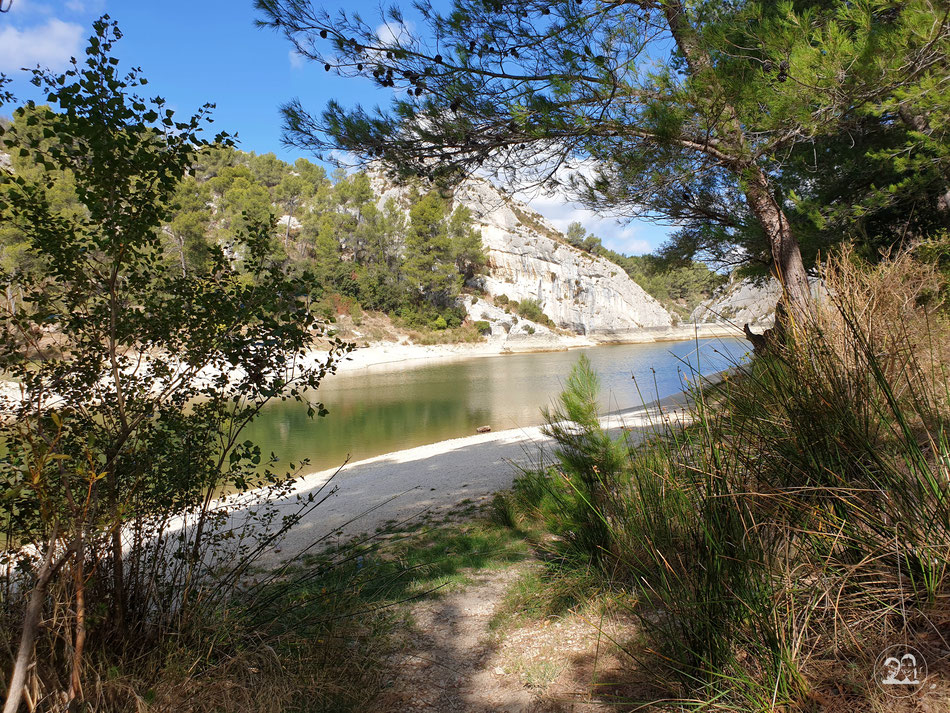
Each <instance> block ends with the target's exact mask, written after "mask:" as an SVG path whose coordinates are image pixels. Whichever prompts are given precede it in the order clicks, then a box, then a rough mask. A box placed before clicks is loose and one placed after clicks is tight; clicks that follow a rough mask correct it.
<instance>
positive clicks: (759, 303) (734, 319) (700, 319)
mask: <svg viewBox="0 0 950 713" xmlns="http://www.w3.org/2000/svg"><path fill="white" fill-rule="evenodd" d="M809 283H810V285H811V291H812V297H816V298H817V297H818V296H819V295H820V294H821V293H822V288H821V282H820V280H818V279H814V278H813V279H811V280H809ZM781 296H782V288H781V286H780V285H779V283H778V280H776V279H775V278H774V277H773V278H769V279H767V280H763V281H759V282H756V281H755V280H752V279H749V278H746V279H737V278H736V277H735V276H733V277H732V278H731V279H730V280H729V282H728V283H726V284H725V285H723V286H722V287H720V288H719V289H718V290H716V292H715V294H713V296H712V297H710V298H709V299H708V300H706V301H705V302H702V303H701V304H699V305H698V306H697V307H696V309H694V310H693V313H692V314H691V315H690V321H691V322H695V323H697V324H711V323H716V322H729V323H732V324H735V325H738V326H742V325H743V324H750V325H753V326H755V325H761V326H764V327H767V326H771V325H772V323H773V322H774V321H775V305H776V304H777V303H778V300H779V297H781Z"/></svg>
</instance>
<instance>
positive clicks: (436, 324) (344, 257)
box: [0, 105, 486, 330]
mask: <svg viewBox="0 0 950 713" xmlns="http://www.w3.org/2000/svg"><path fill="white" fill-rule="evenodd" d="M57 121H58V117H57V116H56V115H55V113H51V112H50V110H49V109H48V107H43V106H32V105H28V106H26V107H23V108H22V110H18V111H17V112H16V113H15V115H14V117H13V119H12V121H11V122H9V123H7V124H6V126H5V127H4V128H5V135H6V139H7V141H8V147H7V152H8V153H9V154H10V162H11V167H12V169H13V171H14V172H15V173H16V175H17V176H20V177H22V178H23V179H24V180H29V181H32V182H41V181H48V182H50V183H51V185H49V186H48V187H47V188H46V195H47V200H48V201H49V202H50V206H51V209H52V213H53V215H54V216H56V217H60V216H62V217H63V218H65V219H69V218H74V217H75V216H77V215H79V214H81V213H82V212H83V210H84V208H83V201H82V198H81V197H80V196H79V195H78V194H77V192H76V177H75V175H74V173H73V172H71V171H69V170H59V169H57V168H48V167H47V165H44V163H43V160H42V157H38V156H37V155H36V154H34V153H32V152H29V151H26V152H21V151H20V148H21V147H24V146H28V145H30V144H29V142H30V141H31V140H33V139H35V140H37V141H38V142H39V146H41V147H48V146H50V145H52V144H54V143H55V142H56V140H57V139H56V137H54V136H49V134H50V133H51V132H54V131H56V130H57V127H56V122H57ZM60 131H61V130H60ZM378 202H379V197H378V196H377V194H376V192H375V191H374V188H373V186H372V183H371V180H370V177H369V176H368V175H367V174H365V173H355V174H351V175H347V174H345V173H344V172H342V171H339V172H336V173H335V174H334V175H333V177H332V180H331V179H330V178H328V176H327V175H326V171H325V170H324V169H323V168H322V167H321V166H318V165H316V164H313V163H311V162H309V161H307V160H306V159H298V160H297V161H296V163H295V164H294V165H293V166H291V165H289V164H287V163H285V162H284V161H281V160H280V159H278V158H277V157H276V156H274V154H263V155H257V154H254V153H244V152H241V151H238V150H237V149H235V148H234V147H233V146H231V145H230V144H229V143H217V144H210V145H207V146H204V147H203V148H202V149H201V150H200V152H198V153H197V154H196V155H195V156H194V158H193V161H192V164H191V165H189V166H188V167H187V175H185V176H184V177H183V178H182V180H181V181H180V182H179V183H178V184H177V186H176V188H175V190H174V192H173V193H172V194H171V195H169V196H168V197H167V198H166V199H165V202H164V205H163V209H164V215H163V222H162V223H161V225H159V226H156V228H155V233H156V239H157V240H158V242H159V244H160V245H161V254H160V259H161V261H162V265H163V266H165V267H171V266H174V267H175V269H176V270H177V271H178V272H180V274H181V275H182V276H183V277H186V276H188V275H194V274H200V273H201V272H203V271H207V270H208V269H209V267H210V266H211V265H212V263H213V261H214V254H215V252H216V251H218V250H223V251H224V254H225V255H226V257H227V258H228V260H229V261H230V263H231V264H232V265H233V266H239V265H240V264H241V263H242V262H243V261H244V260H245V255H244V253H243V252H242V249H241V247H240V246H239V245H238V242H239V240H240V237H241V236H242V235H244V234H245V233H246V232H247V231H248V230H249V229H251V227H252V226H259V225H264V226H266V242H265V250H266V255H267V259H268V260H270V261H272V262H273V263H274V264H276V265H279V266H280V269H281V271H282V272H283V273H284V274H285V275H287V276H289V277H290V276H293V277H300V276H302V275H304V274H307V275H308V276H309V277H308V279H310V280H312V290H311V292H312V295H313V299H314V300H315V302H316V304H317V309H318V311H319V312H320V314H321V315H322V316H323V317H324V318H326V319H334V318H335V317H336V316H337V315H338V314H344V313H350V312H352V313H354V314H357V315H358V314H359V312H360V310H361V309H367V310H375V311H380V312H385V313H387V314H389V315H391V316H393V317H395V318H397V320H398V321H399V323H400V324H402V325H403V326H405V327H408V328H412V329H419V328H425V329H428V328H435V329H443V330H444V329H446V328H454V327H458V326H459V325H460V324H461V322H462V319H463V317H464V312H463V311H462V310H461V309H460V308H459V307H458V306H457V304H456V302H457V300H456V297H457V296H458V295H459V293H460V290H461V288H462V286H463V284H464V282H465V281H466V280H469V279H471V278H472V277H474V276H475V275H477V274H479V273H480V272H482V271H483V270H484V269H485V266H486V256H485V252H484V249H483V247H482V244H481V236H480V234H479V232H478V231H477V230H475V229H474V228H473V227H472V222H471V214H470V212H469V211H468V209H467V208H465V207H464V206H458V207H456V208H454V210H453V209H451V206H450V204H449V202H448V201H446V200H445V199H444V198H442V197H441V196H440V194H439V193H438V192H437V191H430V192H423V191H420V190H417V189H411V190H409V191H408V196H407V198H406V199H405V205H404V204H402V203H400V202H397V200H396V199H394V198H390V199H388V200H387V201H386V202H385V203H384V204H383V206H382V208H379V207H378ZM407 211H408V216H407ZM0 269H2V272H3V275H4V288H5V296H6V302H7V306H8V307H9V308H10V309H14V310H15V309H16V308H17V305H18V304H19V303H21V302H22V301H23V296H22V282H23V280H24V279H25V278H26V276H30V279H38V278H40V276H42V275H43V274H45V273H46V272H48V271H49V269H50V266H49V264H48V263H47V262H44V261H42V260H40V259H39V258H38V257H37V255H36V254H35V251H32V250H31V249H30V237H29V234H28V233H27V232H26V231H24V229H23V227H22V226H19V225H17V223H16V222H14V221H11V220H4V221H3V223H2V226H0Z"/></svg>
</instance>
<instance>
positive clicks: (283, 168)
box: [247, 151, 290, 188]
mask: <svg viewBox="0 0 950 713" xmlns="http://www.w3.org/2000/svg"><path fill="white" fill-rule="evenodd" d="M247 167H248V168H249V169H250V170H251V173H252V174H254V178H255V179H256V180H257V182H258V183H260V184H261V185H262V186H264V187H265V188H276V187H277V185H279V184H280V182H281V180H282V179H283V177H284V176H285V175H286V174H287V172H288V170H289V168H290V167H289V166H288V165H287V164H286V163H284V162H283V161H281V160H280V159H279V158H277V156H275V155H274V154H272V153H265V154H260V155H258V154H255V153H254V152H253V151H252V152H251V153H250V154H248V155H247Z"/></svg>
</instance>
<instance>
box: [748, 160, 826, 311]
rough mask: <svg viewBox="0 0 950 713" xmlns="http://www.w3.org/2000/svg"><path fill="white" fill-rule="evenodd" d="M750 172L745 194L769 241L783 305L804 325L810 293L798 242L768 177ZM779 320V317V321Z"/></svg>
mask: <svg viewBox="0 0 950 713" xmlns="http://www.w3.org/2000/svg"><path fill="white" fill-rule="evenodd" d="M750 172H752V175H751V176H750V177H749V183H748V186H747V187H746V191H745V194H746V200H748V201H749V207H750V208H752V212H753V214H754V215H755V217H756V218H757V219H758V221H759V223H761V224H762V227H763V229H764V230H765V234H766V236H767V237H768V240H769V249H770V251H771V253H772V271H773V274H774V275H775V277H776V278H777V279H778V281H779V283H781V285H782V303H783V304H784V305H785V308H786V310H787V312H788V314H787V316H788V317H789V318H791V319H792V320H793V321H794V322H796V323H798V324H803V320H804V319H805V318H806V317H807V316H808V312H809V305H810V303H811V290H810V288H809V287H808V273H806V272H805V265H804V263H803V262H802V253H801V250H799V247H798V241H797V240H796V239H795V236H794V235H793V234H792V229H791V226H789V224H788V218H786V217H785V211H783V210H782V207H781V206H780V205H779V204H778V201H776V200H775V197H774V196H773V195H772V191H771V188H770V186H769V180H768V177H767V176H766V175H765V173H764V172H763V171H762V169H761V168H759V167H758V166H753V167H752V168H750ZM778 317H779V315H778V314H777V315H776V318H777V321H778ZM780 326H781V325H780Z"/></svg>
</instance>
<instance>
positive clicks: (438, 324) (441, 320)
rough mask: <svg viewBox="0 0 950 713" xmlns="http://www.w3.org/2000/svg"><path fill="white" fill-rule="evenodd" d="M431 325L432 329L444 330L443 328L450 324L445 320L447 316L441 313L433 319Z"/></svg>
mask: <svg viewBox="0 0 950 713" xmlns="http://www.w3.org/2000/svg"><path fill="white" fill-rule="evenodd" d="M431 326H432V329H435V330H437V331H442V330H443V329H447V328H448V326H449V325H448V322H446V321H445V317H443V316H441V315H440V316H438V317H436V318H435V319H434V320H432V325H431Z"/></svg>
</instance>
